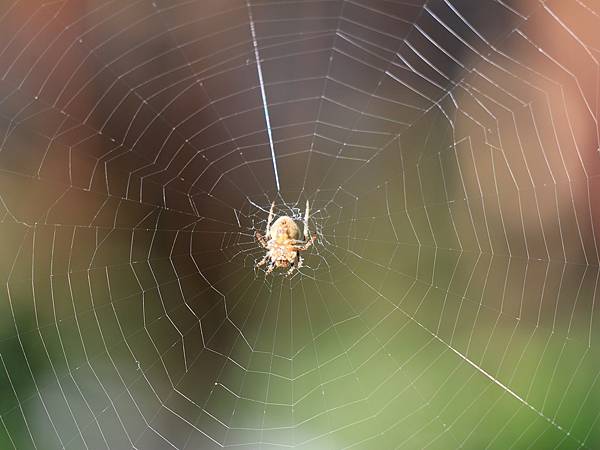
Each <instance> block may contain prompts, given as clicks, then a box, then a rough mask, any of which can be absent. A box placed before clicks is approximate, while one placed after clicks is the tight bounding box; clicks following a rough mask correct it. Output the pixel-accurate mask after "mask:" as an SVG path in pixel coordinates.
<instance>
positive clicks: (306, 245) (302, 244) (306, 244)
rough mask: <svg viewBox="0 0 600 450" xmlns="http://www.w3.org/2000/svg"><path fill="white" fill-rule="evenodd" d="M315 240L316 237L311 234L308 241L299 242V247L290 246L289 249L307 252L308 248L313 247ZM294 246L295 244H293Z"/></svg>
mask: <svg viewBox="0 0 600 450" xmlns="http://www.w3.org/2000/svg"><path fill="white" fill-rule="evenodd" d="M316 240H317V235H316V234H313V235H312V236H311V237H310V239H309V240H308V241H306V242H299V243H298V244H300V245H292V247H291V249H292V250H295V251H297V252H303V251H305V250H308V248H309V247H310V246H311V245H313V243H314V242H315V241H316ZM294 244H295V243H294Z"/></svg>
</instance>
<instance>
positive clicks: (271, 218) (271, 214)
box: [265, 202, 275, 237]
mask: <svg viewBox="0 0 600 450" xmlns="http://www.w3.org/2000/svg"><path fill="white" fill-rule="evenodd" d="M274 210H275V202H273V203H271V209H270V210H269V220H267V231H266V233H265V235H266V236H267V237H269V232H270V231H271V222H273V211H274Z"/></svg>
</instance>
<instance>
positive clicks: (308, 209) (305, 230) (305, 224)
mask: <svg viewBox="0 0 600 450" xmlns="http://www.w3.org/2000/svg"><path fill="white" fill-rule="evenodd" d="M309 214H310V207H309V204H308V200H306V210H305V212H304V240H307V239H308V235H309V234H310V233H309V232H308V217H309Z"/></svg>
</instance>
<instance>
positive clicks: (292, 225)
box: [256, 200, 317, 274]
mask: <svg viewBox="0 0 600 450" xmlns="http://www.w3.org/2000/svg"><path fill="white" fill-rule="evenodd" d="M274 209H275V202H273V203H272V204H271V210H270V211H269V220H268V221H267V230H266V232H265V235H264V236H263V235H262V234H260V232H259V231H256V239H257V240H258V242H260V244H261V245H262V246H263V247H264V248H266V249H267V254H266V255H265V256H264V258H263V259H261V260H260V261H259V262H258V263H257V264H256V267H260V266H262V265H264V264H268V267H267V273H268V274H269V273H271V272H273V270H274V269H275V268H278V269H279V268H281V269H289V270H288V272H287V273H288V274H291V273H292V272H293V271H294V269H298V268H300V267H302V258H301V257H300V252H303V251H305V250H306V249H308V248H309V247H310V246H311V245H312V243H313V242H314V241H315V239H317V236H316V235H312V236H310V237H309V232H308V215H309V207H308V200H307V201H306V212H305V214H304V239H303V240H301V239H300V228H299V227H298V224H296V222H295V221H294V219H292V218H291V217H288V216H281V217H279V218H277V220H276V221H275V222H274V223H273V224H271V222H273V210H274Z"/></svg>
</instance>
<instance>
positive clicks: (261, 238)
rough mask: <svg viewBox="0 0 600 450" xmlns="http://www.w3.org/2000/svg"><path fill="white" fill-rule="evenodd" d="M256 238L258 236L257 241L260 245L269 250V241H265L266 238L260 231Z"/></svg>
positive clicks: (255, 234) (256, 233)
mask: <svg viewBox="0 0 600 450" xmlns="http://www.w3.org/2000/svg"><path fill="white" fill-rule="evenodd" d="M267 233H268V232H267ZM254 236H256V240H257V241H258V242H259V243H260V245H262V246H263V247H264V248H267V249H268V248H269V245H268V244H267V240H266V239H265V237H264V236H263V235H262V234H260V231H255V232H254Z"/></svg>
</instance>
